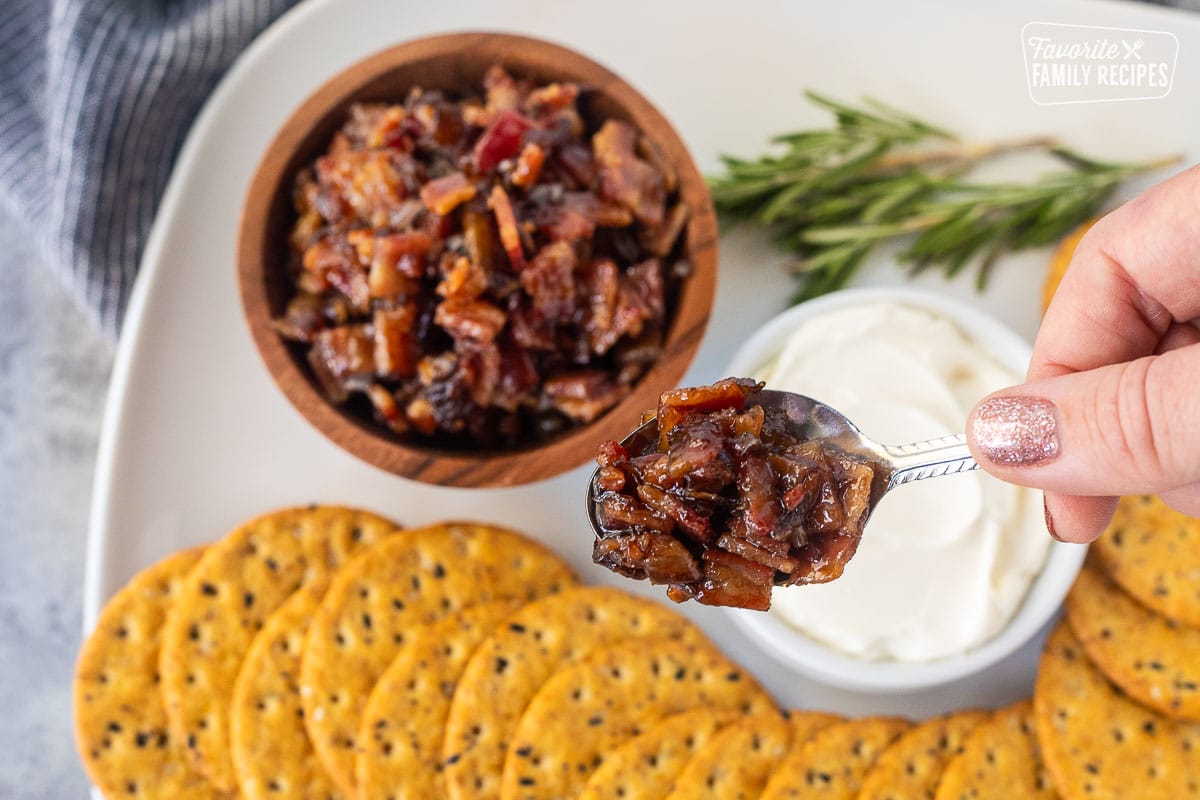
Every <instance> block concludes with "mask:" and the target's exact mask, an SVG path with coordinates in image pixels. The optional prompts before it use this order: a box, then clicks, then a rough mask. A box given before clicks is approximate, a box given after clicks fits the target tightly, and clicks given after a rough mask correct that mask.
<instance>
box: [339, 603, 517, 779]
mask: <svg viewBox="0 0 1200 800" xmlns="http://www.w3.org/2000/svg"><path fill="white" fill-rule="evenodd" d="M516 605H517V604H516V602H515V601H511V600H501V601H499V602H495V603H485V604H483V605H478V606H472V607H471V608H468V609H465V610H463V611H460V612H458V613H457V614H455V615H454V616H452V617H449V618H447V619H444V620H442V621H441V622H436V623H434V624H433V625H428V626H425V627H423V628H419V629H418V630H416V631H414V632H413V634H412V636H411V637H409V639H408V641H407V642H406V643H405V644H404V647H403V649H402V650H401V652H400V655H398V656H397V657H396V659H395V660H394V661H392V663H391V666H389V667H388V668H387V671H386V672H384V673H383V676H382V677H381V678H380V679H379V682H378V683H376V684H375V689H374V690H373V691H372V692H371V696H370V698H369V699H368V700H367V705H366V708H365V709H364V711H363V718H362V724H361V725H360V727H359V734H358V741H359V742H360V744H359V753H358V759H357V762H356V775H357V778H358V800H417V798H426V797H443V796H445V787H444V781H443V780H442V771H443V765H442V740H443V738H444V736H445V731H446V715H447V714H448V713H449V711H450V698H451V697H453V695H454V688H455V685H456V684H457V683H458V679H459V677H460V676H461V675H462V671H463V669H464V668H466V666H467V660H468V659H469V658H470V657H471V653H472V652H474V650H475V648H476V647H478V646H479V643H480V642H482V641H483V640H484V639H485V638H487V636H488V634H490V633H491V632H492V629H493V628H494V627H496V626H497V625H499V624H500V623H501V622H502V621H503V620H504V618H505V617H507V616H508V615H509V614H511V613H512V612H513V610H514V609H515V608H516Z"/></svg>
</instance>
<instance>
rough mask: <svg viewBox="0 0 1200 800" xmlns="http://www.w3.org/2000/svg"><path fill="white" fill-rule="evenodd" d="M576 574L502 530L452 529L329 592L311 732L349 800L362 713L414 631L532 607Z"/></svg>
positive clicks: (393, 551)
mask: <svg viewBox="0 0 1200 800" xmlns="http://www.w3.org/2000/svg"><path fill="white" fill-rule="evenodd" d="M574 581H575V576H574V575H573V574H572V572H571V570H570V568H569V567H568V566H567V565H566V564H564V563H563V562H562V561H560V560H559V559H558V558H557V557H555V556H554V555H553V554H552V553H550V551H549V550H547V549H545V548H544V547H542V546H541V545H539V544H537V543H535V542H533V541H532V540H530V539H527V538H525V537H524V536H522V535H521V534H519V533H515V532H513V531H510V530H506V529H504V528H498V527H495V526H491V525H481V524H476V523H467V522H447V523H443V524H440V525H432V526H429V527H427V528H421V529H419V530H410V531H406V532H404V533H402V534H401V535H399V536H393V537H390V538H389V539H387V540H385V541H382V542H379V543H378V544H376V545H375V546H374V547H371V548H369V549H368V550H367V551H365V552H363V553H362V554H360V555H359V556H358V557H357V558H355V559H354V560H352V561H351V562H350V563H349V564H347V565H346V566H345V567H344V568H343V569H342V570H341V571H340V572H339V573H338V575H337V576H336V577H335V578H334V580H333V582H332V584H330V587H329V591H328V592H327V593H326V596H325V599H324V600H322V602H321V605H320V607H319V608H318V609H317V613H316V615H315V616H314V618H313V624H312V626H311V627H310V628H309V632H308V635H307V637H306V638H305V640H304V653H303V655H302V657H301V667H300V676H301V678H300V684H301V692H302V694H301V700H302V702H303V704H304V724H305V727H306V728H307V729H308V734H309V738H310V739H311V740H312V743H313V747H314V748H315V749H316V751H317V755H318V756H319V757H320V759H321V763H322V764H324V765H325V769H326V770H327V771H328V772H329V775H330V776H331V777H332V778H333V780H334V781H335V782H336V783H337V784H338V785H339V786H340V787H341V788H342V790H343V791H344V792H346V794H348V795H349V794H353V793H354V791H355V777H354V766H355V765H354V760H355V747H356V745H357V740H358V729H359V723H360V722H361V721H362V712H363V708H364V707H365V706H366V702H367V698H368V697H370V695H371V690H372V689H374V688H375V682H376V681H377V680H378V679H379V677H380V676H381V675H382V674H383V672H384V670H386V669H387V667H388V665H389V664H391V663H392V660H393V659H394V658H395V657H396V656H397V655H398V654H399V652H400V649H401V646H402V645H403V643H404V641H405V639H406V637H408V636H410V635H411V634H412V632H413V630H414V629H416V628H417V627H419V626H422V625H428V624H430V623H433V622H436V621H438V620H440V619H444V618H445V617H447V616H449V615H450V614H453V613H455V612H457V611H460V610H462V609H463V608H466V607H468V606H473V605H477V604H479V603H486V602H491V601H493V600H500V599H505V598H514V599H521V600H528V599H532V598H534V597H539V596H541V595H545V594H552V593H554V592H557V591H559V590H561V589H563V588H566V587H567V586H569V585H571V584H573V583H574Z"/></svg>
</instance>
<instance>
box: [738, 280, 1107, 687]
mask: <svg viewBox="0 0 1200 800" xmlns="http://www.w3.org/2000/svg"><path fill="white" fill-rule="evenodd" d="M878 301H893V302H899V303H903V304H905V305H909V306H913V307H915V308H920V309H925V310H928V311H930V312H933V313H936V314H939V315H941V316H943V317H946V318H948V319H950V320H951V321H953V322H954V323H955V324H956V325H958V327H959V328H960V329H961V330H962V331H963V332H964V333H965V334H966V335H967V336H969V337H970V338H971V339H973V340H975V341H976V342H977V343H978V344H979V345H980V346H982V347H983V348H984V349H985V350H987V351H989V352H990V353H991V354H992V355H993V356H994V357H995V358H996V359H997V360H998V361H999V362H1000V363H1002V364H1004V365H1006V366H1007V367H1009V368H1011V369H1012V370H1013V371H1014V372H1016V373H1017V374H1019V375H1023V374H1025V369H1026V367H1028V365H1029V358H1030V353H1031V348H1030V345H1029V343H1028V342H1027V341H1025V339H1023V338H1022V337H1021V336H1019V335H1018V334H1017V333H1015V332H1014V331H1013V330H1012V329H1011V328H1009V327H1008V326H1006V325H1004V324H1003V323H1001V322H1000V321H999V320H996V319H995V318H993V317H991V316H988V315H987V314H986V313H985V312H983V311H981V310H980V309H978V308H976V307H973V306H971V305H969V304H967V303H965V302H963V301H961V300H957V299H955V298H952V297H949V296H946V295H942V294H937V293H934V292H929V291H925V290H919V289H912V288H871V289H847V290H844V291H840V292H836V293H834V294H830V295H826V296H824V297H820V298H817V299H816V300H810V301H808V302H806V303H802V304H800V305H798V306H793V307H792V308H789V309H788V310H787V311H784V312H783V313H782V314H780V315H778V316H777V317H775V318H773V319H771V320H770V321H769V322H767V323H766V324H765V325H763V326H762V327H761V328H759V329H758V330H757V331H756V332H755V333H754V334H753V335H751V336H750V338H749V339H747V340H746V342H745V343H744V344H743V345H742V346H741V347H740V348H739V349H738V351H737V352H736V353H735V354H734V356H733V360H732V361H731V362H730V363H729V366H728V368H727V369H726V370H725V373H724V375H723V376H722V377H724V376H725V375H727V376H736V377H751V376H754V375H757V374H760V373H761V371H762V367H763V366H765V365H766V364H767V363H768V362H769V361H771V360H772V359H774V358H775V357H777V356H778V355H779V353H780V351H781V350H782V349H783V346H784V344H785V342H786V340H787V338H788V337H789V335H790V334H791V333H792V331H794V330H795V329H796V327H797V326H798V325H800V324H801V323H803V322H805V321H807V320H809V319H811V318H813V317H816V316H818V315H821V314H825V313H827V312H829V311H833V310H834V309H840V308H846V307H848V306H854V305H860V304H862V303H870V302H878ZM867 535H868V536H869V535H870V526H869V524H868V528H867ZM1086 552H1087V548H1086V547H1085V546H1083V545H1075V544H1063V543H1060V542H1052V543H1051V547H1050V551H1049V553H1048V554H1047V557H1046V563H1045V564H1044V566H1043V567H1042V570H1041V572H1040V573H1039V574H1038V576H1037V577H1036V578H1035V579H1034V582H1033V584H1032V585H1031V586H1030V589H1029V592H1028V594H1027V595H1026V596H1025V599H1024V602H1023V603H1022V604H1021V607H1020V608H1019V609H1018V610H1017V612H1016V614H1015V615H1014V616H1013V618H1012V619H1011V620H1009V622H1008V624H1007V625H1006V626H1005V627H1004V629H1003V630H1001V631H1000V632H999V633H998V634H996V636H994V637H993V638H992V639H990V640H988V641H987V642H985V643H983V644H982V645H980V646H978V647H976V648H974V649H972V650H969V651H967V652H965V653H962V654H959V655H954V656H949V657H946V658H941V659H937V660H934V661H925V662H900V661H868V660H864V659H859V658H855V657H854V656H851V655H847V654H845V653H842V652H839V651H838V650H835V649H833V648H831V647H829V646H828V645H826V644H823V643H821V642H819V641H816V640H814V639H812V638H810V637H808V636H805V635H804V634H803V633H800V632H799V631H797V630H796V629H795V628H792V627H791V626H789V625H788V624H787V623H785V622H783V621H782V620H780V619H778V618H777V617H775V616H773V615H772V614H770V613H766V612H761V611H746V610H744V609H729V613H730V614H731V615H732V616H733V618H734V620H735V621H736V622H737V624H738V625H739V626H740V627H741V628H742V629H743V630H744V631H746V633H748V634H749V635H750V637H751V639H753V640H754V641H755V642H757V643H758V644H759V645H761V646H762V648H763V649H764V650H766V651H767V652H768V653H769V654H771V655H772V656H774V657H775V658H776V659H777V660H779V661H781V662H782V663H783V664H785V665H787V666H789V667H791V668H792V669H794V670H795V671H796V672H798V673H801V674H803V675H806V676H808V677H811V678H815V679H817V680H820V681H823V682H825V683H828V684H832V685H834V686H840V687H843V688H846V689H854V690H858V691H871V692H905V691H914V690H917V689H921V688H925V687H929V686H935V685H938V684H943V683H948V682H950V681H953V680H956V679H958V678H962V677H965V676H967V675H970V674H973V673H976V672H979V671H980V670H983V669H986V668H987V667H989V666H991V665H992V664H995V663H996V662H997V661H999V660H1001V659H1002V658H1004V657H1005V656H1007V655H1009V654H1010V653H1012V652H1014V651H1015V650H1017V649H1018V648H1019V647H1021V645H1023V644H1025V642H1027V641H1029V639H1030V638H1031V637H1032V636H1033V635H1034V634H1035V633H1037V632H1038V631H1039V630H1040V629H1041V628H1042V626H1043V625H1045V624H1046V622H1047V621H1048V620H1049V619H1050V618H1051V617H1052V616H1054V614H1055V613H1056V612H1057V611H1058V609H1059V607H1060V605H1061V604H1062V601H1063V598H1064V597H1065V596H1066V594H1067V591H1068V590H1069V589H1070V588H1071V584H1072V583H1073V582H1074V580H1075V576H1076V574H1077V573H1078V572H1079V569H1080V566H1081V565H1082V564H1083V557H1084V555H1085V553H1086Z"/></svg>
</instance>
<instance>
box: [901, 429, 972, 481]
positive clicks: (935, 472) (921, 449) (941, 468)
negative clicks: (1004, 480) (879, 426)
mask: <svg viewBox="0 0 1200 800" xmlns="http://www.w3.org/2000/svg"><path fill="white" fill-rule="evenodd" d="M883 449H884V452H885V453H887V456H888V458H889V459H890V460H891V462H892V470H893V471H892V477H891V480H889V481H888V485H887V488H888V489H893V488H895V487H897V486H899V485H900V484H902V483H909V482H911V481H922V480H925V479H926V478H940V477H941V476H943V475H954V474H955V473H957V472H966V471H967V470H972V469H979V465H978V464H976V463H975V459H974V458H972V456H971V451H970V450H968V449H967V436H966V434H964V433H960V434H958V435H956V436H942V437H940V438H938V439H930V440H929V441H926V442H913V443H912V444H900V445H886V446H885V447H884V448H883Z"/></svg>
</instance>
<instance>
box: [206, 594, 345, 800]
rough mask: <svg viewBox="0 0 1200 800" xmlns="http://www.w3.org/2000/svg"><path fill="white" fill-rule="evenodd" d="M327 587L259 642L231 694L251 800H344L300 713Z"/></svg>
mask: <svg viewBox="0 0 1200 800" xmlns="http://www.w3.org/2000/svg"><path fill="white" fill-rule="evenodd" d="M327 585H328V581H327V580H319V581H315V582H313V583H310V584H308V585H305V586H302V587H300V588H299V589H297V590H296V591H295V592H293V593H292V596H291V597H289V598H288V599H287V600H286V601H285V602H284V604H283V605H281V606H280V607H279V608H278V609H276V611H275V613H274V614H272V615H271V616H270V617H269V618H268V619H267V622H266V624H265V625H264V626H263V629H262V630H261V631H259V632H258V635H257V636H255V637H254V641H253V642H252V643H251V645H250V649H249V650H247V651H246V657H245V659H243V661H242V668H241V670H240V671H239V672H238V678H237V682H236V683H235V684H234V687H233V700H232V703H231V705H230V712H229V738H230V746H231V750H232V754H233V765H234V768H235V770H236V771H237V777H238V785H239V787H240V789H241V793H242V797H243V798H245V800H267V798H278V797H312V798H320V800H343V798H344V796H343V795H342V793H341V792H339V791H338V790H337V788H336V787H335V786H334V785H333V781H331V780H330V778H329V776H328V775H326V774H325V769H324V768H323V767H322V766H321V762H320V760H319V759H318V758H317V754H316V753H314V752H313V748H312V744H311V743H310V742H309V741H308V734H307V733H306V732H305V730H304V719H303V714H302V710H301V707H300V685H299V683H298V681H297V676H298V675H299V674H300V648H301V646H302V645H303V643H304V633H305V631H306V630H308V626H309V623H311V621H312V615H313V612H315V611H316V609H317V604H318V603H320V602H321V597H322V596H324V594H325V588H326V586H327Z"/></svg>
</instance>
